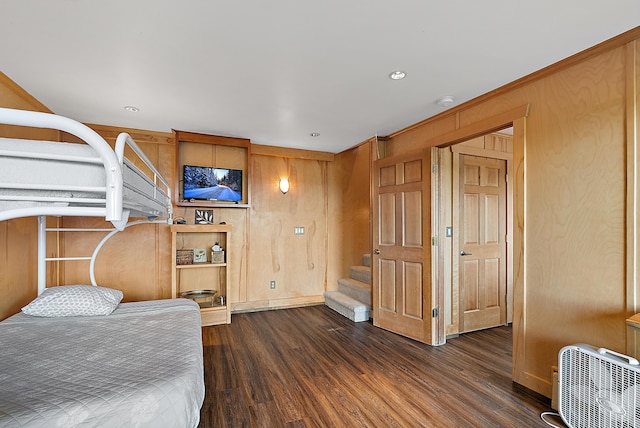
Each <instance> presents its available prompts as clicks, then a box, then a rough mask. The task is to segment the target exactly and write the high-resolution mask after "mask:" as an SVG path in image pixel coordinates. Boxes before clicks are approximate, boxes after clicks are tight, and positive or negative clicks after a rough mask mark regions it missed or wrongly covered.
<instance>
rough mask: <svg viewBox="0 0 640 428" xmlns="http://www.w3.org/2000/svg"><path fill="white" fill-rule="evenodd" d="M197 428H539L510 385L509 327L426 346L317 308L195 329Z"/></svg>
mask: <svg viewBox="0 0 640 428" xmlns="http://www.w3.org/2000/svg"><path fill="white" fill-rule="evenodd" d="M203 342H204V363H205V385H206V397H205V401H204V405H203V406H202V411H201V419H200V427H206V428H209V427H216V428H221V427H519V428H520V427H545V426H547V425H546V424H545V423H544V422H543V421H542V420H541V419H540V413H541V412H543V411H548V410H550V403H549V400H547V399H546V398H544V397H541V396H539V395H537V394H534V393H532V392H530V391H528V390H525V389H524V388H522V387H519V386H517V385H516V384H514V383H513V382H512V381H511V328H510V327H498V328H494V329H490V330H486V331H480V332H475V333H471V334H466V335H461V336H460V337H457V338H453V339H449V340H448V341H447V344H446V345H444V346H440V347H431V346H428V345H424V344H421V343H418V342H415V341H413V340H410V339H406V338H404V337H401V336H398V335H395V334H393V333H390V332H387V331H385V330H381V329H378V328H376V327H374V326H373V325H372V324H370V323H367V322H363V323H353V322H351V321H349V320H348V319H346V318H344V317H342V316H340V315H338V314H337V313H335V312H333V311H331V310H330V309H328V308H327V307H325V306H311V307H306V308H297V309H283V310H277V311H267V312H256V313H247V314H236V315H233V321H232V324H230V325H224V326H214V327H205V328H203Z"/></svg>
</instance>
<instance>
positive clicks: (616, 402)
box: [558, 344, 640, 428]
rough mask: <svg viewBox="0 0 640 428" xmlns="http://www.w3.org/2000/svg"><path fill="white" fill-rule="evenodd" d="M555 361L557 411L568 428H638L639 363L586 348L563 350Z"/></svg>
mask: <svg viewBox="0 0 640 428" xmlns="http://www.w3.org/2000/svg"><path fill="white" fill-rule="evenodd" d="M558 360H559V361H558V362H559V364H558V409H559V412H560V417H561V418H562V420H563V421H564V423H566V424H567V425H568V426H569V427H570V428H610V427H611V428H635V427H637V428H640V365H639V363H638V360H636V359H635V358H632V357H629V356H627V355H623V354H619V353H617V352H613V351H611V350H608V349H605V348H596V347H594V346H591V345H585V344H577V345H571V346H565V347H564V348H562V349H561V350H560V354H559V356H558Z"/></svg>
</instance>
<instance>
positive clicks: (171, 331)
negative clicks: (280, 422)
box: [0, 299, 204, 427]
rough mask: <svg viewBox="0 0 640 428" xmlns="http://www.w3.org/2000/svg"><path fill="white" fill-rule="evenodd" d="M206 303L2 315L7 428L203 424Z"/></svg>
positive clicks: (2, 401)
mask: <svg viewBox="0 0 640 428" xmlns="http://www.w3.org/2000/svg"><path fill="white" fill-rule="evenodd" d="M200 327H201V322H200V311H199V307H198V305H197V304H196V303H194V302H193V301H190V300H187V299H169V300H157V301H148V302H132V303H121V304H120V305H119V306H118V307H117V308H116V310H115V311H114V312H113V313H112V314H111V315H108V316H95V317H60V318H41V317H32V316H28V315H25V314H22V313H19V314H16V315H14V316H13V317H10V318H8V319H6V320H4V321H2V322H0V343H1V344H2V346H0V427H121V426H128V427H196V426H197V425H198V422H199V419H200V407H201V406H202V402H203V400H204V370H203V359H202V336H201V334H202V333H201V328H200Z"/></svg>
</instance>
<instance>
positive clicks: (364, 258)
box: [362, 254, 371, 267]
mask: <svg viewBox="0 0 640 428" xmlns="http://www.w3.org/2000/svg"><path fill="white" fill-rule="evenodd" d="M362 264H363V265H365V266H367V267H371V254H365V255H363V256H362Z"/></svg>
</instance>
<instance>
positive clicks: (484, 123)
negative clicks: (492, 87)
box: [428, 104, 530, 147]
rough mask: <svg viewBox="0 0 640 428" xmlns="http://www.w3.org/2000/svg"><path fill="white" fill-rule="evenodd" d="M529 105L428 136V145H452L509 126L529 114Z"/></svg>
mask: <svg viewBox="0 0 640 428" xmlns="http://www.w3.org/2000/svg"><path fill="white" fill-rule="evenodd" d="M529 107H530V104H525V105H522V106H520V107H516V108H514V109H511V110H508V111H505V112H503V113H500V114H497V115H495V116H491V117H487V118H485V119H482V120H480V121H478V122H474V123H472V124H471V125H467V126H464V127H462V128H458V129H456V130H453V131H450V132H447V133H446V134H442V135H438V136H437V137H434V138H430V139H429V140H428V145H429V146H431V147H435V146H438V147H446V146H452V145H454V144H456V143H460V142H462V141H466V140H470V139H472V138H475V137H479V136H481V135H485V134H490V133H491V132H494V131H497V130H500V129H502V128H504V127H505V126H509V125H510V124H511V123H513V121H514V120H516V119H519V118H522V117H527V116H529Z"/></svg>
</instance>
